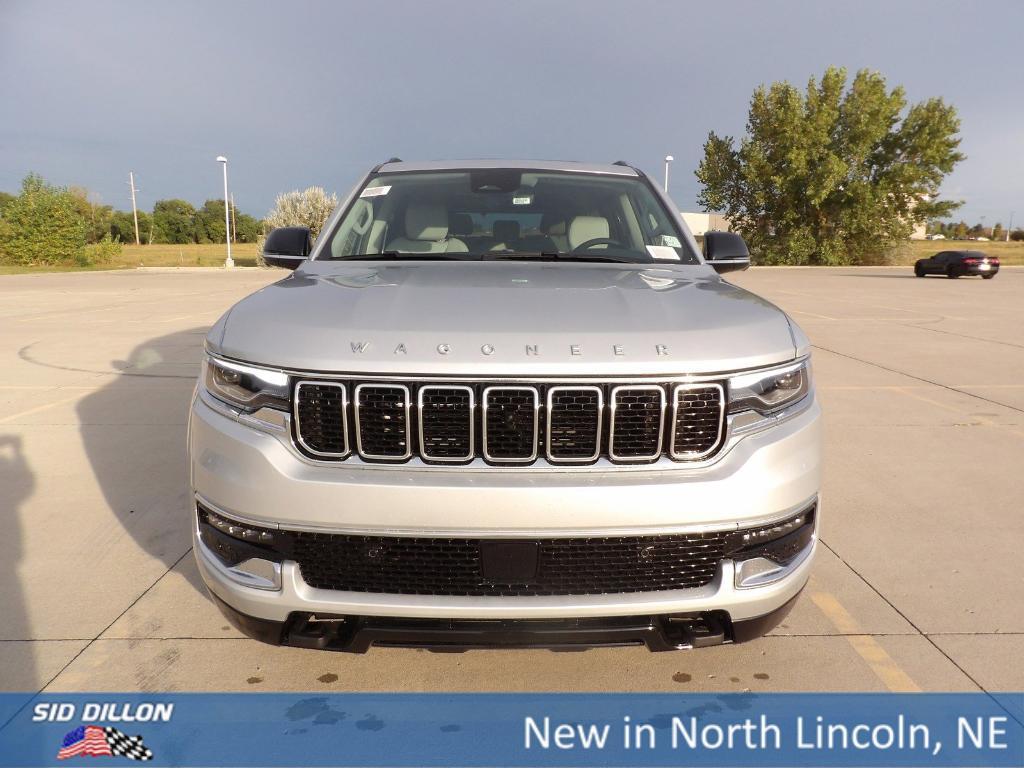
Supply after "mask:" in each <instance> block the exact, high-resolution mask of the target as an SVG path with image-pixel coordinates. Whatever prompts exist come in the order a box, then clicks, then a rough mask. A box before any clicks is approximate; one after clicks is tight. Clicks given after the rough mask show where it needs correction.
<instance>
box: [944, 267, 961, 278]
mask: <svg viewBox="0 0 1024 768" xmlns="http://www.w3.org/2000/svg"><path fill="white" fill-rule="evenodd" d="M946 277H948V278H949V279H950V280H956V279H957V278H958V277H960V270H958V269H957V268H956V267H949V268H947V269H946Z"/></svg>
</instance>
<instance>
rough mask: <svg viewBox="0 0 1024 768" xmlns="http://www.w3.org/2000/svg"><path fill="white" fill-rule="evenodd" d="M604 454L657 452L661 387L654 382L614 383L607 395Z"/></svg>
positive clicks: (629, 456)
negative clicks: (608, 425) (608, 421)
mask: <svg viewBox="0 0 1024 768" xmlns="http://www.w3.org/2000/svg"><path fill="white" fill-rule="evenodd" d="M610 410H611V428H610V430H609V435H608V443H609V448H608V455H609V456H610V457H611V458H612V459H614V460H616V461H654V460H655V459H657V458H658V457H659V456H661V442H662V434H663V433H664V423H665V421H664V420H665V390H664V389H663V388H661V387H659V386H656V385H647V386H625V387H615V389H613V390H612V396H611V408H610Z"/></svg>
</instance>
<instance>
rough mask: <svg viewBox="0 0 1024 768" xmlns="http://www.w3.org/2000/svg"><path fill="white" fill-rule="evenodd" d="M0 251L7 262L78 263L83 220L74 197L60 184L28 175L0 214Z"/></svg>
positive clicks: (85, 224)
mask: <svg viewBox="0 0 1024 768" xmlns="http://www.w3.org/2000/svg"><path fill="white" fill-rule="evenodd" d="M0 229H2V240H0V242H2V245H0V248H2V251H0V259H2V260H3V262H4V263H7V264H18V265H25V266H31V265H37V264H60V263H79V262H80V260H81V259H82V258H83V257H84V256H85V254H84V250H85V241H86V230H87V222H86V221H85V219H84V218H83V217H82V215H81V213H80V211H79V208H78V205H77V201H76V200H75V198H74V196H73V195H72V194H71V193H69V192H68V191H67V189H65V188H64V187H56V186H53V185H51V184H47V183H46V182H45V181H44V180H43V178H42V177H41V176H38V175H36V174H29V175H28V176H26V177H25V179H24V181H22V183H21V193H20V194H19V195H18V196H17V197H15V198H14V199H12V200H10V201H8V202H7V203H6V205H5V206H4V208H3V212H2V214H0Z"/></svg>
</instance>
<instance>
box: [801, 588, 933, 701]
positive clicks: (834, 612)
mask: <svg viewBox="0 0 1024 768" xmlns="http://www.w3.org/2000/svg"><path fill="white" fill-rule="evenodd" d="M811 600H813V601H814V604H815V605H817V606H818V608H820V609H821V612H822V613H824V614H825V616H826V617H827V618H828V620H829V621H831V622H832V624H833V625H834V626H835V628H836V629H838V630H839V631H840V632H842V633H843V634H844V635H846V639H847V640H848V641H849V643H850V645H851V646H853V650H855V651H856V652H857V653H858V654H859V655H860V657H861V658H862V659H864V661H866V662H867V664H868V666H869V667H871V671H872V672H874V673H875V674H876V675H877V676H878V679H879V680H881V681H882V682H883V683H884V684H885V687H886V688H888V689H889V690H890V691H893V692H894V693H916V692H919V691H920V690H921V687H920V686H919V685H918V684H917V683H915V682H914V681H913V680H912V679H911V677H910V675H908V674H907V673H906V672H904V671H903V669H902V668H900V666H899V664H897V663H896V662H895V660H894V659H893V658H892V656H890V655H889V654H888V653H886V651H885V649H884V648H883V647H882V646H880V645H879V644H878V641H877V640H875V638H873V637H872V636H871V635H868V634H865V632H864V630H863V629H861V627H860V625H859V624H858V623H857V620H856V619H854V618H853V616H851V615H850V613H849V611H847V610H846V609H845V608H844V607H843V606H842V605H841V604H840V602H839V601H838V600H837V599H836V597H835V595H832V594H829V593H828V592H812V593H811Z"/></svg>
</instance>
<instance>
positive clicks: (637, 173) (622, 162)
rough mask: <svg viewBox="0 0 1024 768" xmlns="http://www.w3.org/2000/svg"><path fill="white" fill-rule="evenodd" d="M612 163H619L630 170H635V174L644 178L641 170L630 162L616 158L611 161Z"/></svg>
mask: <svg viewBox="0 0 1024 768" xmlns="http://www.w3.org/2000/svg"><path fill="white" fill-rule="evenodd" d="M612 165H621V166H622V167H623V168H629V169H630V170H631V171H636V175H637V176H639V177H641V178H644V176H645V174H644V172H643V171H641V170H640V169H639V168H637V167H636V166H635V165H633V164H632V163H627V162H626V161H625V160H616V161H615V162H614V163H612Z"/></svg>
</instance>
